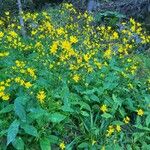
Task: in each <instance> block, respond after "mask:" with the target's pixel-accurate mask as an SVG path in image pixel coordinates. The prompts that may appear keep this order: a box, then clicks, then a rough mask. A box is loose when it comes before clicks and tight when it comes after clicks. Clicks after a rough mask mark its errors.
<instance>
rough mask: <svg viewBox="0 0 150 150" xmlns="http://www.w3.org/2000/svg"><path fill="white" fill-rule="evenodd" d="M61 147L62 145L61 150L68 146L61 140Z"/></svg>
mask: <svg viewBox="0 0 150 150" xmlns="http://www.w3.org/2000/svg"><path fill="white" fill-rule="evenodd" d="M59 147H60V149H61V150H64V149H65V148H66V146H65V143H64V142H61V143H60V144H59Z"/></svg>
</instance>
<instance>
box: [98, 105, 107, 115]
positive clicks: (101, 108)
mask: <svg viewBox="0 0 150 150" xmlns="http://www.w3.org/2000/svg"><path fill="white" fill-rule="evenodd" d="M100 110H101V111H102V112H103V113H105V112H107V111H108V109H107V106H106V105H105V104H104V105H102V106H101V107H100Z"/></svg>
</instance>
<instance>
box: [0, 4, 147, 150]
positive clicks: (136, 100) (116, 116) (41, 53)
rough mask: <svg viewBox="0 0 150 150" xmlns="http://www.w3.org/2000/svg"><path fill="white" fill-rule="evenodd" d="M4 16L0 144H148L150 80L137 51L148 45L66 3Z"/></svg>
mask: <svg viewBox="0 0 150 150" xmlns="http://www.w3.org/2000/svg"><path fill="white" fill-rule="evenodd" d="M9 15H10V14H9V12H5V16H4V17H1V18H0V100H1V103H0V148H1V149H2V150H3V149H7V148H8V149H12V148H14V149H18V150H23V149H27V150H32V149H33V150H35V149H36V150H38V149H41V150H50V149H56V150H57V149H62V150H63V149H67V150H71V149H92V150H97V149H102V150H105V149H106V150H113V149H114V150H121V149H128V150H131V149H136V150H139V149H143V150H148V149H150V145H149V141H150V137H149V136H150V101H149V99H150V87H149V86H150V78H149V76H148V75H147V74H145V75H144V76H143V77H142V78H140V77H139V74H140V73H141V68H142V65H141V63H140V61H139V59H138V58H136V57H134V55H133V54H134V52H136V51H140V50H142V49H144V47H145V46H147V45H149V43H150V36H148V35H146V33H145V32H144V31H143V29H142V27H141V24H140V23H137V22H135V21H134V19H132V18H131V19H130V20H129V21H128V22H121V23H119V24H118V25H116V28H115V29H114V28H112V27H110V26H97V27H95V26H92V22H93V17H92V15H89V14H88V13H87V12H85V13H84V14H81V13H79V12H77V11H76V10H75V9H74V8H73V7H72V5H71V4H63V5H61V6H59V7H58V8H56V9H55V8H53V9H52V8H51V9H50V10H49V11H47V12H42V13H25V14H22V15H23V19H24V21H25V28H26V31H27V32H26V37H25V38H23V37H22V36H21V32H20V31H21V26H20V24H19V21H18V18H11V17H10V16H9Z"/></svg>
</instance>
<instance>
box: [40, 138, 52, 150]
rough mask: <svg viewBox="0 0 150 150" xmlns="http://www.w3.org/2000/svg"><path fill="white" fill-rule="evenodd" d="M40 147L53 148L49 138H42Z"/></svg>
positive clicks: (43, 149)
mask: <svg viewBox="0 0 150 150" xmlns="http://www.w3.org/2000/svg"><path fill="white" fill-rule="evenodd" d="M40 147H41V150H51V145H50V141H49V139H48V138H42V139H41V140H40Z"/></svg>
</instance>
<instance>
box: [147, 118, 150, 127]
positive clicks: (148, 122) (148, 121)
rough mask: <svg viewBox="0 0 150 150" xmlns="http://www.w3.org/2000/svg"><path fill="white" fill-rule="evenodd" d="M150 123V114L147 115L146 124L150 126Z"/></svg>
mask: <svg viewBox="0 0 150 150" xmlns="http://www.w3.org/2000/svg"><path fill="white" fill-rule="evenodd" d="M149 124H150V115H148V116H147V117H146V126H147V127H148V126H149Z"/></svg>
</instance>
